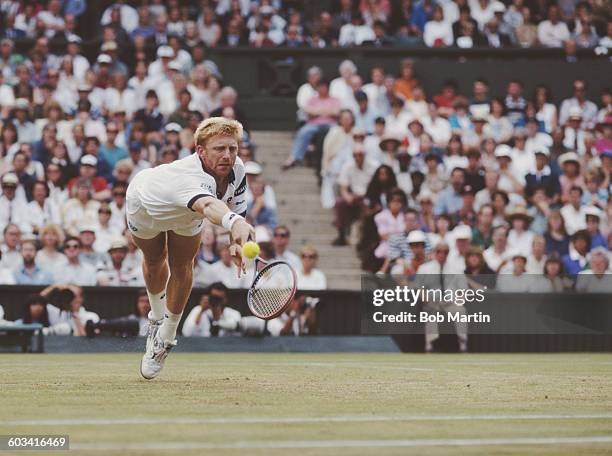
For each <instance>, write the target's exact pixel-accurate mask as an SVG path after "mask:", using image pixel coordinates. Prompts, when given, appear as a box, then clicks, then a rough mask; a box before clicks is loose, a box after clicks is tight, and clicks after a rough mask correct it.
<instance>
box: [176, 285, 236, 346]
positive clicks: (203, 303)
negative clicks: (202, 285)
mask: <svg viewBox="0 0 612 456" xmlns="http://www.w3.org/2000/svg"><path fill="white" fill-rule="evenodd" d="M227 301H228V299H227V287H226V286H225V285H224V284H223V283H221V282H215V283H213V284H212V285H211V286H210V287H209V292H208V293H206V294H204V295H202V297H201V298H200V303H199V305H197V306H196V307H194V308H193V309H192V310H191V312H189V315H188V316H187V318H186V319H185V323H184V324H183V336H185V337H224V336H233V335H238V334H239V326H240V320H241V319H242V315H240V312H238V311H237V310H235V309H232V308H231V307H228V306H227Z"/></svg>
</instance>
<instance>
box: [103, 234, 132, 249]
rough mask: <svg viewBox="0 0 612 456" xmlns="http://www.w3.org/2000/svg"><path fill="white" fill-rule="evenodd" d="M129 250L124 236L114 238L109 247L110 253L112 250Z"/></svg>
mask: <svg viewBox="0 0 612 456" xmlns="http://www.w3.org/2000/svg"><path fill="white" fill-rule="evenodd" d="M127 248H128V243H127V241H126V240H125V238H124V237H123V236H120V237H116V238H114V239H113V240H112V241H111V243H110V245H109V247H108V251H109V252H110V251H111V250H117V249H127Z"/></svg>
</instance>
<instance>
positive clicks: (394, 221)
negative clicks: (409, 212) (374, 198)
mask: <svg viewBox="0 0 612 456" xmlns="http://www.w3.org/2000/svg"><path fill="white" fill-rule="evenodd" d="M374 223H376V228H377V229H378V234H379V235H380V236H381V237H382V236H389V235H392V234H400V233H403V232H404V229H405V228H406V225H405V224H404V214H403V213H402V212H400V213H399V214H397V216H395V217H394V216H393V214H391V211H390V210H389V209H385V210H383V211H381V212H379V213H378V214H376V215H375V216H374ZM388 251H389V244H388V242H387V241H385V240H381V241H380V244H378V247H376V250H375V251H374V255H375V256H376V257H377V258H384V257H386V256H387V253H388Z"/></svg>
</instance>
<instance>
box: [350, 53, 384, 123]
mask: <svg viewBox="0 0 612 456" xmlns="http://www.w3.org/2000/svg"><path fill="white" fill-rule="evenodd" d="M370 75H371V80H372V82H370V83H369V84H365V85H364V86H363V88H362V91H363V93H365V94H366V96H367V98H366V99H365V100H364V99H363V96H362V95H359V97H360V98H361V100H359V99H357V94H358V93H359V94H360V92H357V93H355V100H356V101H357V104H359V102H360V101H362V102H363V101H367V102H368V104H369V105H370V106H371V108H372V112H373V113H376V114H372V115H373V116H375V115H385V114H387V113H388V112H389V101H388V98H387V89H386V87H385V85H384V82H385V69H384V68H383V67H382V66H381V65H374V66H373V67H372V69H371V70H370ZM359 111H360V112H361V109H360V110H359ZM371 120H372V123H373V120H374V117H372V119H371ZM372 127H373V125H370V131H371V130H372ZM366 130H367V129H366Z"/></svg>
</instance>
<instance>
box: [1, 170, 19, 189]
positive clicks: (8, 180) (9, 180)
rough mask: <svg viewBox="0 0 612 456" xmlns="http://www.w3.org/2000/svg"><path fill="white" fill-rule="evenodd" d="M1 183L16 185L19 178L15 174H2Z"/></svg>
mask: <svg viewBox="0 0 612 456" xmlns="http://www.w3.org/2000/svg"><path fill="white" fill-rule="evenodd" d="M2 185H8V186H15V187H16V186H17V185H19V178H18V177H17V175H16V174H13V173H6V174H5V175H4V176H2Z"/></svg>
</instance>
